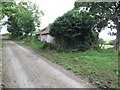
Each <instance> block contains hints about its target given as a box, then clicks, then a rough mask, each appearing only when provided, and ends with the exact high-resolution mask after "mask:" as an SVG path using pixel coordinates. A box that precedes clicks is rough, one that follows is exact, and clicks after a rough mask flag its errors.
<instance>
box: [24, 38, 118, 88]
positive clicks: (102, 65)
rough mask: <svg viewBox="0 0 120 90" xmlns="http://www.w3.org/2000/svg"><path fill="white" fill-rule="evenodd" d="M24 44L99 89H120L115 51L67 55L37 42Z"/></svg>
mask: <svg viewBox="0 0 120 90" xmlns="http://www.w3.org/2000/svg"><path fill="white" fill-rule="evenodd" d="M23 43H24V44H25V45H27V46H29V47H31V48H34V49H36V50H37V51H39V54H40V55H41V56H43V57H45V58H47V59H48V60H50V61H52V62H54V63H57V64H59V65H61V66H62V67H64V68H65V69H67V70H70V71H72V72H74V73H75V74H77V75H80V76H82V77H83V78H85V79H88V80H89V81H90V82H91V83H92V84H95V85H96V86H97V87H100V88H116V87H118V56H117V54H116V53H115V52H114V50H113V49H110V48H109V49H101V50H98V51H97V50H88V51H86V52H74V53H73V52H70V53H66V52H57V51H56V50H49V49H43V47H44V45H45V43H43V42H40V41H36V40H31V39H29V40H25V41H23Z"/></svg>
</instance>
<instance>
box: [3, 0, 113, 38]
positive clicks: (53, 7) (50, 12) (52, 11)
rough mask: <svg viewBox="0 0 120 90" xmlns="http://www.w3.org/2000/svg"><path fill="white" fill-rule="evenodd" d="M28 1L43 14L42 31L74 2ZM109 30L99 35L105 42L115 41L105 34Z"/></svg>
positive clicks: (59, 0) (68, 0)
mask: <svg viewBox="0 0 120 90" xmlns="http://www.w3.org/2000/svg"><path fill="white" fill-rule="evenodd" d="M15 1H20V0H15ZM21 1H28V0H21ZM29 1H32V2H34V3H35V4H36V5H37V6H39V8H40V10H42V11H43V12H44V16H42V17H41V29H43V28H45V27H47V26H48V25H49V23H53V22H54V20H55V19H56V18H57V17H58V16H62V15H63V14H64V13H66V12H67V11H69V10H71V9H72V8H73V7H74V2H75V1H76V0H29ZM3 29H4V30H2V32H1V33H4V32H6V28H3ZM109 30H110V29H108V28H106V30H104V31H102V32H101V33H100V37H101V38H103V39H105V40H109V39H115V36H114V37H111V36H109V35H108V34H107V33H108V31H109Z"/></svg>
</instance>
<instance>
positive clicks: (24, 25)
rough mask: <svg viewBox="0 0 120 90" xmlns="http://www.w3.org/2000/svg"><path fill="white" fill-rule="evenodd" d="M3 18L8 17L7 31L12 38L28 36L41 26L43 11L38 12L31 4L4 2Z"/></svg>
mask: <svg viewBox="0 0 120 90" xmlns="http://www.w3.org/2000/svg"><path fill="white" fill-rule="evenodd" d="M2 6H3V10H2V11H3V17H4V16H6V15H7V16H8V21H7V22H6V23H5V24H7V27H8V28H7V30H8V31H9V32H10V33H11V36H12V38H16V37H18V36H22V35H24V36H27V35H28V34H30V33H31V32H33V31H35V30H36V27H39V26H40V16H41V14H42V11H39V10H38V7H36V6H35V5H34V4H33V3H31V2H20V3H18V4H16V3H15V2H2Z"/></svg>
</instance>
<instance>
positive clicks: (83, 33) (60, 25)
mask: <svg viewBox="0 0 120 90" xmlns="http://www.w3.org/2000/svg"><path fill="white" fill-rule="evenodd" d="M93 26H94V18H93V17H91V16H90V15H89V13H88V12H78V11H75V10H71V11H68V12H67V13H65V14H64V15H63V16H61V17H58V18H57V19H56V20H55V21H54V23H53V24H51V25H50V29H51V30H50V34H51V35H52V36H54V37H55V41H56V44H57V45H59V46H60V47H62V48H65V49H78V50H79V51H85V50H87V49H90V48H91V47H92V46H93V45H94V46H95V45H97V40H98V34H97V32H95V31H94V30H93Z"/></svg>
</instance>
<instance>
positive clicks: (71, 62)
mask: <svg viewBox="0 0 120 90" xmlns="http://www.w3.org/2000/svg"><path fill="white" fill-rule="evenodd" d="M69 63H70V64H72V65H80V63H79V62H76V61H70V62H69Z"/></svg>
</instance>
